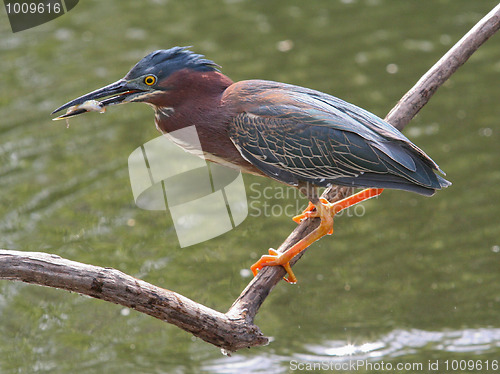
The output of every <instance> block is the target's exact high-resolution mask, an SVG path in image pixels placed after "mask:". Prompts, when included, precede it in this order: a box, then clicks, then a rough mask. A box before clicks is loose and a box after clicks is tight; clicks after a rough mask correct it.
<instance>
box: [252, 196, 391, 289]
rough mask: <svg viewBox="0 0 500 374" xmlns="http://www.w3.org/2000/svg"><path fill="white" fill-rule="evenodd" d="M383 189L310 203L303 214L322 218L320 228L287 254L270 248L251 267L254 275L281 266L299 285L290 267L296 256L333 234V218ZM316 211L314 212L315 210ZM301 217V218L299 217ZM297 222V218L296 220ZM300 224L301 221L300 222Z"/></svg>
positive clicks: (290, 278)
mask: <svg viewBox="0 0 500 374" xmlns="http://www.w3.org/2000/svg"><path fill="white" fill-rule="evenodd" d="M382 191H383V189H382V188H367V189H365V190H363V191H360V192H358V193H356V194H354V195H351V196H349V197H346V198H345V199H343V200H340V201H337V202H335V203H330V202H329V201H327V200H326V199H320V200H319V201H320V203H319V204H318V205H317V206H315V205H314V204H312V203H309V206H308V207H307V209H306V210H305V211H304V213H302V215H305V217H304V218H307V217H320V218H321V222H320V224H319V226H318V227H317V228H316V229H315V230H313V231H312V232H311V233H309V234H308V235H307V236H306V237H305V238H303V239H301V240H300V241H298V242H297V243H296V244H294V245H293V246H292V247H291V248H290V249H288V250H287V251H286V252H283V253H280V252H278V251H276V250H275V249H272V248H270V249H269V254H268V255H264V256H262V257H261V258H260V260H259V261H257V262H256V263H255V264H253V265H252V266H251V268H250V269H251V270H252V273H253V275H254V276H255V275H257V273H258V271H259V270H260V269H262V268H263V267H265V266H277V265H281V266H283V267H284V268H285V270H286V272H287V273H288V278H284V279H285V280H286V281H287V282H288V283H297V278H296V277H295V275H294V274H293V271H292V268H291V266H290V260H291V259H293V258H294V257H295V256H296V255H298V254H299V253H300V252H302V251H303V250H304V249H306V248H307V247H309V246H310V245H311V244H312V243H314V242H315V241H316V240H318V239H320V238H322V237H323V236H325V235H327V234H332V233H333V216H334V215H335V214H337V213H338V212H340V211H341V210H344V209H346V208H349V207H350V206H353V205H355V204H357V203H360V202H362V201H364V200H367V199H370V198H372V197H375V196H378V195H380V194H381V193H382ZM312 207H314V208H315V210H313V208H312ZM297 217H301V216H297ZM294 220H295V218H294ZM299 222H300V221H299Z"/></svg>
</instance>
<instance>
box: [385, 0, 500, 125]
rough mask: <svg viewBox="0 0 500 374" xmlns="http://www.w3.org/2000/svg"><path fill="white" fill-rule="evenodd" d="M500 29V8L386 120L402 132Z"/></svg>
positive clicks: (453, 51) (463, 39) (499, 6)
mask: <svg viewBox="0 0 500 374" xmlns="http://www.w3.org/2000/svg"><path fill="white" fill-rule="evenodd" d="M499 28H500V4H498V5H497V6H496V7H495V8H493V9H492V10H491V12H489V13H488V14H487V15H486V16H484V17H483V18H482V19H481V20H480V21H479V22H478V23H476V25H475V26H474V27H473V28H472V29H470V31H469V32H468V33H467V34H465V35H464V37H463V38H462V39H460V40H459V41H458V42H457V43H456V44H455V45H454V46H453V47H452V48H451V49H450V50H449V51H448V52H447V53H446V54H445V55H444V56H443V57H441V59H440V60H439V61H438V62H436V64H435V65H434V66H433V67H432V68H430V69H429V71H428V72H427V73H425V74H424V75H423V76H422V78H420V80H419V81H418V82H417V83H416V84H415V86H413V87H412V88H411V89H410V90H409V91H408V92H407V93H406V94H405V95H404V96H403V97H402V98H401V100H399V102H398V103H397V105H396V106H395V107H394V108H392V110H391V111H390V112H389V114H388V115H387V116H386V117H385V120H386V121H387V122H389V123H390V124H391V125H393V126H394V127H396V128H397V129H398V130H402V129H403V128H404V127H405V126H406V125H407V124H408V122H410V121H411V119H412V118H413V117H415V115H416V114H417V113H418V112H419V111H420V109H422V107H423V106H424V105H425V104H427V102H428V101H429V99H430V98H431V96H432V95H434V93H435V92H436V90H437V89H438V88H439V87H440V86H441V85H442V84H443V83H444V82H445V81H446V80H447V79H448V78H449V77H450V76H451V75H452V74H453V73H454V72H455V71H457V69H458V68H459V67H460V66H462V65H463V64H464V63H465V62H466V61H467V60H468V59H469V57H470V56H471V55H472V54H473V53H474V52H475V51H476V50H477V49H478V48H479V47H480V46H481V45H482V44H483V43H484V42H486V41H487V40H488V39H489V38H490V37H491V36H492V35H493V34H494V33H496V32H497V31H498V29H499Z"/></svg>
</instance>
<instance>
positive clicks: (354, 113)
mask: <svg viewBox="0 0 500 374" xmlns="http://www.w3.org/2000/svg"><path fill="white" fill-rule="evenodd" d="M223 99H224V100H225V101H226V102H228V103H230V105H232V107H233V108H235V109H236V111H237V112H238V113H239V114H238V115H237V116H235V117H234V118H233V120H232V122H231V123H230V126H229V133H230V137H231V140H232V141H233V143H234V144H235V146H236V147H237V148H238V150H239V151H240V153H241V154H242V156H243V157H244V158H246V159H247V160H248V161H249V162H250V163H252V164H254V165H255V166H256V167H257V168H259V169H260V170H261V171H263V172H264V173H266V174H267V175H269V176H270V177H272V178H274V179H277V180H280V181H282V182H285V183H288V184H297V183H298V182H299V181H308V182H311V183H314V184H317V185H327V184H329V183H334V184H335V183H337V184H344V185H345V184H347V185H354V186H371V187H379V186H380V187H384V186H385V187H389V188H390V187H392V188H402V189H410V190H412V189H411V188H404V186H403V187H401V186H399V187H398V186H397V184H398V183H400V184H408V185H413V184H416V185H421V186H423V187H424V188H430V189H433V188H439V186H440V185H439V182H437V176H436V175H435V174H434V172H433V171H432V169H433V168H436V167H437V165H436V166H434V165H435V164H434V162H433V161H432V160H431V159H430V158H429V157H428V156H427V155H425V153H424V152H423V151H421V150H420V149H419V148H417V147H416V146H415V145H413V144H412V143H411V142H410V141H409V140H408V139H407V138H406V137H405V136H404V135H403V134H401V133H400V132H399V131H398V130H396V129H395V128H393V127H392V126H391V125H389V124H388V123H386V122H384V121H383V120H381V119H380V118H378V117H376V116H375V115H373V114H371V113H369V112H367V111H365V110H363V109H361V108H358V107H356V106H354V105H352V104H349V103H346V102H344V101H342V100H340V99H337V98H335V97H333V96H329V95H326V94H323V93H321V92H318V91H313V90H308V89H305V88H302V87H297V86H292V85H287V84H282V83H276V82H268V81H256V80H253V81H243V82H239V83H236V84H234V85H233V86H231V87H230V89H229V90H228V92H226V94H225V96H224V97H223ZM382 175H383V178H381V176H382ZM383 181H385V182H383ZM384 183H385V185H384Z"/></svg>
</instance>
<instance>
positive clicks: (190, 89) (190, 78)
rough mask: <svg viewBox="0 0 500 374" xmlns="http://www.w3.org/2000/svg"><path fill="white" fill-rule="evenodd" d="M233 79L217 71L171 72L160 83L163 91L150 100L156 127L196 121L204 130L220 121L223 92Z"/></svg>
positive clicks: (162, 129)
mask: <svg viewBox="0 0 500 374" xmlns="http://www.w3.org/2000/svg"><path fill="white" fill-rule="evenodd" d="M232 83H233V82H232V81H231V79H229V78H228V77H226V76H225V75H224V74H221V73H219V72H217V71H208V72H198V71H193V70H188V69H184V70H180V71H179V72H177V73H174V74H173V75H172V76H171V77H170V78H169V79H168V80H167V81H166V82H164V83H163V85H164V86H165V88H166V91H165V92H166V94H165V95H162V96H161V97H160V98H158V99H157V100H156V101H155V102H152V103H151V104H153V105H154V107H155V111H156V115H155V122H156V127H157V129H158V130H159V131H160V132H162V133H169V132H172V131H175V130H180V129H182V128H185V127H189V126H193V125H195V126H196V127H197V128H198V129H199V131H202V132H203V131H207V130H209V129H210V128H212V127H213V126H217V125H220V124H221V121H224V119H225V118H224V117H225V113H224V111H222V110H220V105H221V98H222V94H223V92H224V91H225V89H226V88H227V87H229V86H230V85H231V84H232Z"/></svg>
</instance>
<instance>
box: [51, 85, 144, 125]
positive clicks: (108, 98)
mask: <svg viewBox="0 0 500 374" xmlns="http://www.w3.org/2000/svg"><path fill="white" fill-rule="evenodd" d="M142 92H143V90H141V89H139V88H138V87H137V86H136V84H134V83H133V82H129V81H126V80H125V79H120V80H119V81H117V82H115V83H111V84H108V85H107V86H105V87H102V88H99V89H98V90H95V91H92V92H90V93H88V94H86V95H83V96H80V97H79V98H77V99H74V100H72V101H70V102H68V103H66V104H64V105H63V106H60V107H59V108H57V109H56V110H54V111H53V112H52V114H54V113H57V112H59V111H61V110H64V109H68V108H70V109H71V107H74V108H72V110H68V112H67V113H66V114H63V115H61V116H59V117H56V118H54V119H55V120H57V119H63V118H68V117H73V116H76V115H78V114H82V113H85V112H90V111H96V110H97V111H104V108H105V107H107V106H108V105H115V104H124V103H127V102H130V101H132V100H133V98H134V97H136V96H138V95H136V94H140V93H142ZM102 98H105V99H104V100H99V99H102ZM87 102H90V103H91V104H88V103H87Z"/></svg>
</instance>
